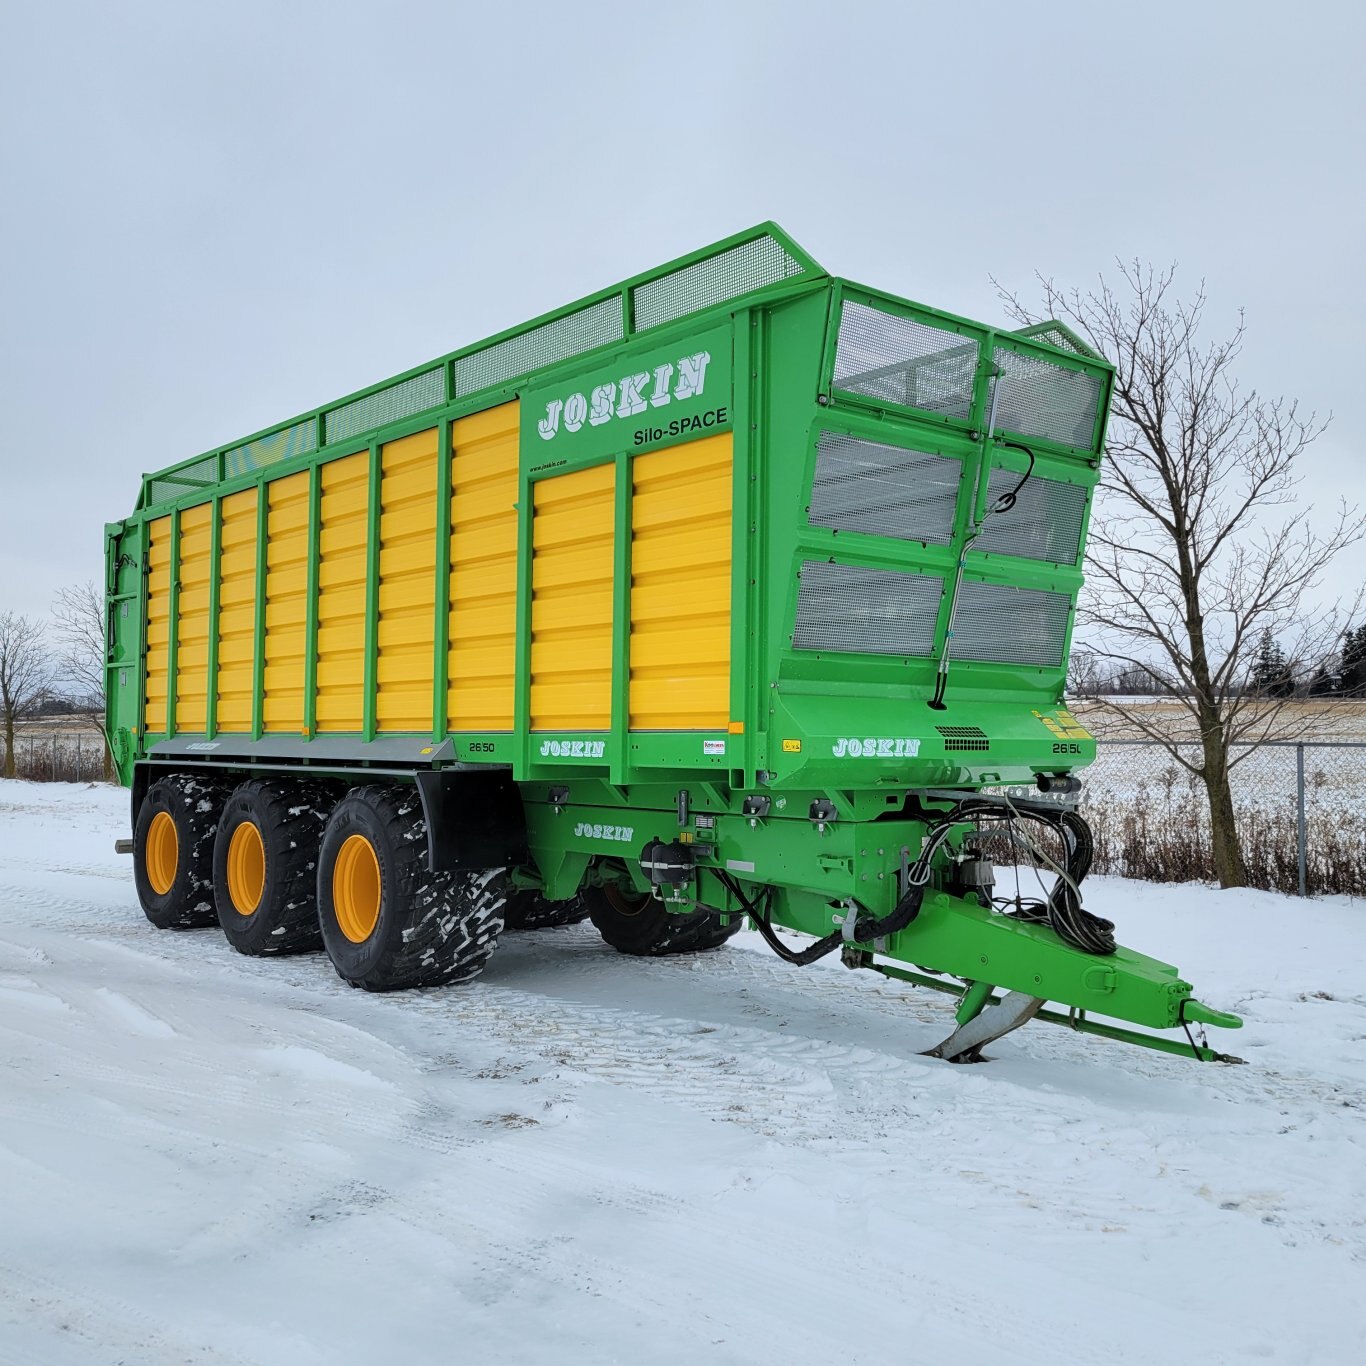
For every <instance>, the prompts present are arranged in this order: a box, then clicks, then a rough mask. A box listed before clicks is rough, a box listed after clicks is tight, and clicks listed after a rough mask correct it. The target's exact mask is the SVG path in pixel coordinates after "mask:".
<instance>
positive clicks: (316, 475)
mask: <svg viewBox="0 0 1366 1366" xmlns="http://www.w3.org/2000/svg"><path fill="white" fill-rule="evenodd" d="M321 422H322V419H321V418H319V424H321ZM322 488H323V472H322V466H321V465H316V464H315V465H314V466H313V468H312V469H311V470H309V472H308V565H307V570H306V572H307V575H308V588H307V590H306V593H307V598H306V601H305V604H304V734H305V736H307V737H308V739H310V740H311V739H312V738H313V737H314V736H315V735H316V734H317V733H318V558H319V556H318V538H319V533H320V531H321V526H322Z"/></svg>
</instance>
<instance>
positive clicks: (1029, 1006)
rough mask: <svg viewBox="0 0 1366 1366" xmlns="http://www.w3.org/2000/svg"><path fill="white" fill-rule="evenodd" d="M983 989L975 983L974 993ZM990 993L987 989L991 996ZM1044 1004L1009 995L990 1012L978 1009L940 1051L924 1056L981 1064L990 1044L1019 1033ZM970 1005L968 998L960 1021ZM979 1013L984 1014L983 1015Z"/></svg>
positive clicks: (1013, 993) (1040, 1000) (1037, 998)
mask: <svg viewBox="0 0 1366 1366" xmlns="http://www.w3.org/2000/svg"><path fill="white" fill-rule="evenodd" d="M981 985H982V984H981V983H974V984H973V988H972V990H973V991H975V990H976V988H977V987H979V986H981ZM990 991H991V988H990V987H988V988H987V992H988V994H989V993H990ZM1043 1003H1044V998H1043V997H1042V996H1027V995H1025V993H1024V992H1022V991H1011V992H1007V993H1006V995H1005V996H1003V997H1002V998H1001V999H1000V1000H999V1001H997V1002H996V1004H995V1005H993V1006H992V1007H991V1008H990V1009H988V1010H981V1007H980V1005H979V1006H978V1009H977V1010H974V1011H973V1012H972V1013H971V1014H970V1015H969V1016H968V1019H967V1020H966V1022H965V1023H962V1024H960V1025H959V1026H958V1028H957V1029H955V1030H954V1031H953V1033H952V1034H950V1035H949V1037H948V1038H947V1039H945V1040H944V1042H943V1043H941V1044H940V1045H938V1047H936V1048H930V1049H927V1050H926V1051H925V1054H924V1056H925V1057H927V1058H943V1059H944V1061H945V1062H981V1061H982V1049H983V1048H984V1047H985V1046H986V1045H987V1044H989V1043H994V1042H995V1041H996V1040H997V1039H1000V1038H1003V1037H1004V1036H1005V1035H1007V1034H1009V1033H1010V1031H1011V1030H1012V1029H1019V1027H1020V1026H1021V1025H1022V1024H1028V1023H1029V1021H1030V1020H1032V1019H1033V1018H1034V1016H1035V1015H1037V1014H1038V1013H1039V1010H1040V1008H1041V1007H1042V1006H1043ZM967 1004H968V1002H967V999H966V998H965V999H964V1002H963V1006H962V1007H960V1009H959V1014H958V1018H959V1019H960V1020H961V1019H962V1018H963V1013H964V1010H965V1009H966V1007H967ZM978 1010H981V1013H980V1014H979V1013H978Z"/></svg>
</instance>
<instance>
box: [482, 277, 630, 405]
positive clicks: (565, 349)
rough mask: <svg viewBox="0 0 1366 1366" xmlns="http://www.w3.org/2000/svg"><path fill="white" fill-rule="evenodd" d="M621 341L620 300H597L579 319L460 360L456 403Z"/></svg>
mask: <svg viewBox="0 0 1366 1366" xmlns="http://www.w3.org/2000/svg"><path fill="white" fill-rule="evenodd" d="M624 336H625V330H624V323H623V321H622V315H621V299H620V297H618V296H617V295H613V296H612V297H611V298H610V299H601V300H599V301H598V302H597V303H595V304H589V305H588V307H587V308H581V309H579V311H578V312H577V313H570V314H567V315H566V316H565V317H563V318H555V319H553V320H552V321H550V322H548V323H542V324H541V326H540V327H534V328H532V330H531V331H530V332H523V333H521V334H520V335H518V336H516V337H509V338H507V340H506V341H500V342H495V343H494V344H493V345H492V346H486V347H484V349H483V350H482V351H475V352H473V353H471V354H470V355H468V356H461V357H460V358H459V359H458V360H457V361H456V362H455V394H456V397H457V398H464V397H465V395H466V394H474V393H478V392H479V390H480V389H487V388H488V387H489V386H490V385H493V384H503V383H506V381H508V380H510V379H515V378H516V377H517V376H518V375H525V374H526V373H527V372H528V371H529V370H536V369H539V368H540V367H541V366H542V365H553V364H554V363H555V362H556V361H561V360H567V359H568V358H569V357H570V356H578V355H581V354H582V353H583V352H585V351H591V350H592V349H593V348H594V347H595V346H606V345H607V344H608V343H609V342H614V341H621V340H622V339H623V337H624Z"/></svg>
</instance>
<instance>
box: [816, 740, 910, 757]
mask: <svg viewBox="0 0 1366 1366" xmlns="http://www.w3.org/2000/svg"><path fill="white" fill-rule="evenodd" d="M830 752H831V754H833V755H834V756H835V758H836V759H914V758H915V756H916V755H917V754H919V753H920V741H919V740H911V739H907V738H905V737H888V736H872V735H870V736H867V737H865V738H863V739H860V738H859V737H858V736H853V735H851V736H848V737H846V738H841V739H839V740H836V741H835V743H834V744H833V745H832V746H831V747H830Z"/></svg>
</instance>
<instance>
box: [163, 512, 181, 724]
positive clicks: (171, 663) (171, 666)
mask: <svg viewBox="0 0 1366 1366" xmlns="http://www.w3.org/2000/svg"><path fill="white" fill-rule="evenodd" d="M166 629H167V632H168V639H167V641H166V735H167V738H168V739H169V738H170V737H171V736H172V735H174V734H175V710H176V708H175V703H176V686H177V684H176V670H177V667H178V663H179V661H178V660H177V658H176V651H177V647H178V645H179V641H180V509H179V508H176V509H175V510H174V511H173V512H172V513H171V602H170V613H169V615H168V616H167V618H166Z"/></svg>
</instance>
